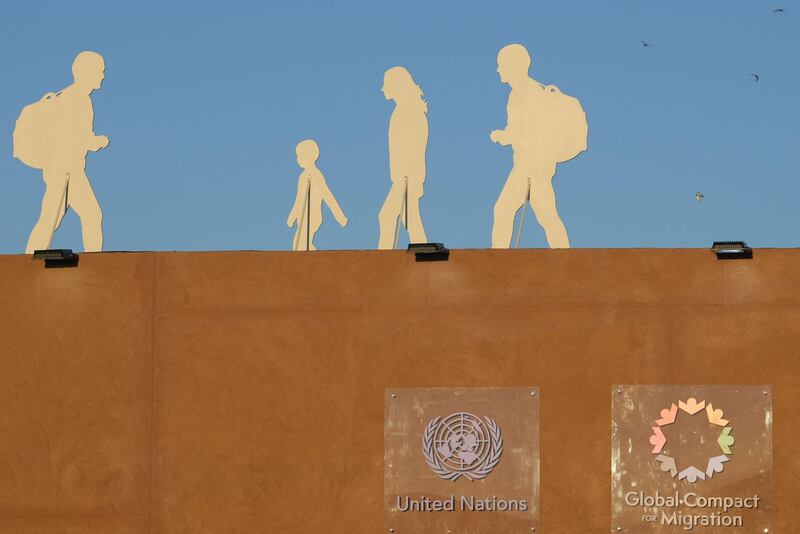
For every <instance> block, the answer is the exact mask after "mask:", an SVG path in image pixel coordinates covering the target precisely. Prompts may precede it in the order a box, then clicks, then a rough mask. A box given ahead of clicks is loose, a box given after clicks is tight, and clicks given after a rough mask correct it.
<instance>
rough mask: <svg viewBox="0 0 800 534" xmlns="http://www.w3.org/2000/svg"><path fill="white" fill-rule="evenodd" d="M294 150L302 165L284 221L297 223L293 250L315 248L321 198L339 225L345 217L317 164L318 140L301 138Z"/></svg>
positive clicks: (320, 220)
mask: <svg viewBox="0 0 800 534" xmlns="http://www.w3.org/2000/svg"><path fill="white" fill-rule="evenodd" d="M295 152H296V153H297V164H298V165H299V166H300V167H302V169H303V172H302V173H301V174H300V178H299V179H298V181H297V196H296V197H295V200H294V206H292V211H291V212H289V218H288V219H286V225H287V226H288V227H289V228H291V227H292V226H294V225H295V223H297V231H296V232H295V234H294V241H293V243H292V250H317V248H316V247H315V246H314V234H316V233H317V230H319V228H320V226H322V202H323V201H325V203H326V204H327V205H328V208H329V209H330V210H331V213H333V216H334V217H335V218H336V221H337V222H338V223H339V224H340V225H342V227H345V226H347V217H345V215H344V212H343V211H342V208H341V207H339V203H338V202H336V198H334V196H333V193H331V190H330V189H329V188H328V183H327V182H326V181H325V176H324V175H323V174H322V171H320V170H319V169H318V168H317V159H319V147H318V146H317V143H316V142H314V141H313V140H311V139H306V140H305V141H300V143H298V144H297V148H296V149H295Z"/></svg>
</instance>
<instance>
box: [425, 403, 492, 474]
mask: <svg viewBox="0 0 800 534" xmlns="http://www.w3.org/2000/svg"><path fill="white" fill-rule="evenodd" d="M422 454H423V455H424V457H425V462H426V463H427V464H428V466H429V467H430V468H431V469H432V470H433V472H434V473H436V474H437V475H439V476H440V477H441V478H444V479H446V480H458V478H459V477H462V476H463V477H466V478H468V479H470V480H480V479H482V478H486V476H488V475H489V473H491V472H492V471H493V470H494V468H495V467H496V466H497V464H498V463H500V457H501V456H502V454H503V434H502V432H501V431H500V427H499V426H497V423H495V422H494V419H492V418H491V417H484V418H483V419H481V418H479V417H477V416H475V415H472V414H471V413H467V412H458V413H454V414H451V415H448V416H447V417H444V418H442V417H437V418H436V419H433V420H432V421H430V422H429V423H428V426H427V427H426V428H425V434H424V435H423V437H422Z"/></svg>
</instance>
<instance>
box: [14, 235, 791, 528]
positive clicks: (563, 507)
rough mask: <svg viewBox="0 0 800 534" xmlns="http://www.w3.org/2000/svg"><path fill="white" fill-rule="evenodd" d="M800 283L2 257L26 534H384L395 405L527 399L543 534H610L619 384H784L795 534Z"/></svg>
mask: <svg viewBox="0 0 800 534" xmlns="http://www.w3.org/2000/svg"><path fill="white" fill-rule="evenodd" d="M799 265H800V250H756V251H755V258H754V259H753V260H750V261H727V262H726V261H718V260H716V259H715V257H714V255H713V254H712V253H710V252H708V251H706V250H552V251H551V250H518V251H514V250H511V251H485V250H484V251H460V250H457V251H453V252H452V254H451V257H450V261H448V262H439V263H415V262H414V260H413V256H411V255H408V254H406V253H405V252H315V253H310V254H309V253H286V252H230V253H158V254H154V253H135V254H133V253H132V254H113V253H103V254H84V255H82V256H81V260H80V265H79V267H78V268H76V269H48V270H45V269H44V268H43V266H42V264H41V263H39V262H35V261H32V260H30V259H29V258H28V257H22V256H4V257H0V299H1V300H2V307H0V533H14V534H18V533H19V534H27V533H42V534H45V533H48V534H49V533H53V532H59V533H68V534H72V533H89V532H91V533H109V532H113V533H120V534H127V533H165V534H171V533H184V532H185V533H206V532H209V533H227V532H231V533H233V532H237V533H239V532H315V533H317V532H318V533H326V534H330V533H348V534H349V533H362V532H364V533H375V532H381V531H382V529H383V414H384V406H383V402H384V388H387V387H411V386H502V385H539V386H541V388H542V389H541V409H542V421H541V429H542V431H541V436H542V439H541V449H542V450H541V458H542V464H541V465H542V472H541V480H542V494H541V505H542V524H543V531H545V532H555V533H571V532H574V533H581V534H584V533H587V532H608V529H609V526H610V467H609V459H610V435H609V429H610V385H611V384H616V383H648V384H657V383H671V382H674V383H709V384H728V383H732V384H751V383H753V384H772V385H774V410H775V426H774V444H775V448H774V466H775V475H774V497H775V503H776V505H775V518H776V521H775V527H776V528H775V531H776V532H791V531H793V530H794V528H795V526H796V525H797V523H798V521H800V512H798V508H797V506H796V505H794V504H793V503H794V501H795V500H796V496H797V495H800V461H798V458H800V457H799V456H798V455H797V454H796V451H795V448H796V447H795V438H796V435H797V428H798V427H800V383H798V377H799V376H800V359H798V349H797V347H798V346H800V268H799V267H798V266H799ZM586 410H590V411H591V413H592V414H593V417H586ZM579 436H580V437H579ZM585 436H594V438H593V439H591V440H586V439H583V438H584V437H585Z"/></svg>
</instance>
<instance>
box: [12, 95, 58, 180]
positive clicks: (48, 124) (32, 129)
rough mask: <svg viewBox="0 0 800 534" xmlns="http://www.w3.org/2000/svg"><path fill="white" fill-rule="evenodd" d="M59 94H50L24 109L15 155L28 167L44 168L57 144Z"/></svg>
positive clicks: (18, 122)
mask: <svg viewBox="0 0 800 534" xmlns="http://www.w3.org/2000/svg"><path fill="white" fill-rule="evenodd" d="M58 107H59V104H58V94H56V93H47V94H46V95H44V96H43V97H42V98H41V99H40V100H39V101H38V102H34V103H33V104H29V105H27V106H25V107H24V108H22V112H21V113H20V114H19V118H18V119H17V123H16V125H15V127H14V157H15V158H17V159H18V160H20V161H21V162H22V163H24V164H25V165H27V166H28V167H33V168H34V169H44V167H45V165H46V163H47V161H48V159H49V158H51V157H52V154H53V150H54V148H55V147H56V144H57V132H58V130H59V127H58V122H59V117H58V115H59V113H58Z"/></svg>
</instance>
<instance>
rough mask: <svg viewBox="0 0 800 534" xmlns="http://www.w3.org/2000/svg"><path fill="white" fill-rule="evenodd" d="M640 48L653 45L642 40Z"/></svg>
mask: <svg viewBox="0 0 800 534" xmlns="http://www.w3.org/2000/svg"><path fill="white" fill-rule="evenodd" d="M642 46H644V47H648V46H653V45H651V44H650V43H648V42H645V41H644V40H642Z"/></svg>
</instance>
